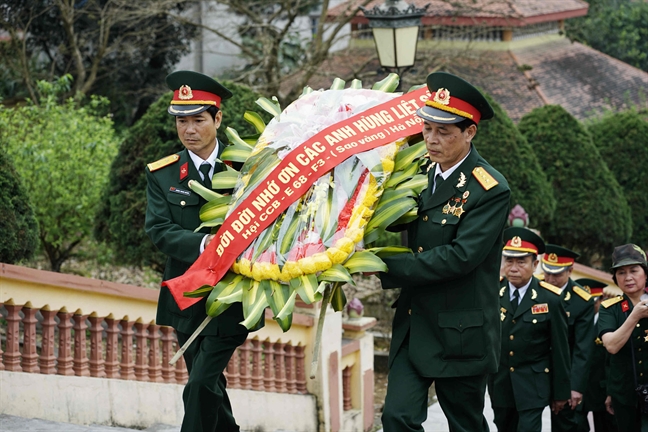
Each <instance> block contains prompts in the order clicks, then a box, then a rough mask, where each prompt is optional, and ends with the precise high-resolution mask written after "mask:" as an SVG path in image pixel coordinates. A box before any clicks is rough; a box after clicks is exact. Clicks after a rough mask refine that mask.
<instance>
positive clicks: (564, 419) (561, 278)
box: [540, 244, 596, 432]
mask: <svg viewBox="0 0 648 432" xmlns="http://www.w3.org/2000/svg"><path fill="white" fill-rule="evenodd" d="M578 256H579V255H578V254H577V253H576V252H574V251H572V250H569V249H567V248H564V247H560V246H557V245H553V244H547V245H546V246H545V253H544V255H543V256H542V260H541V263H540V267H541V268H542V271H543V273H544V280H545V282H548V283H550V284H552V285H554V286H557V287H558V288H560V289H561V291H562V295H561V297H562V299H563V301H564V306H565V310H566V311H567V322H568V335H569V352H570V353H571V398H570V399H569V402H568V404H567V406H566V407H565V408H564V409H563V410H561V411H560V412H558V413H554V412H552V413H551V431H552V432H574V431H576V430H578V429H579V428H583V427H584V425H586V424H587V417H586V416H587V411H584V410H583V407H582V406H579V405H581V403H582V401H583V393H584V392H585V389H586V388H587V382H588V377H589V358H590V356H591V354H592V349H593V348H594V344H592V341H593V340H594V339H595V337H596V336H595V335H596V330H595V328H594V299H593V298H592V296H591V294H590V293H589V292H588V291H587V290H585V289H583V287H581V286H579V285H577V284H575V283H574V281H573V280H572V279H571V278H570V276H571V274H572V270H573V268H574V262H575V260H576V258H578Z"/></svg>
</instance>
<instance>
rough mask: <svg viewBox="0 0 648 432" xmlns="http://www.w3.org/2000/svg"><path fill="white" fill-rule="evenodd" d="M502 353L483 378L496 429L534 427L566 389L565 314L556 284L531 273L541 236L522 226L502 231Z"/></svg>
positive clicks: (535, 430) (529, 430)
mask: <svg viewBox="0 0 648 432" xmlns="http://www.w3.org/2000/svg"><path fill="white" fill-rule="evenodd" d="M504 241H505V242H506V243H505V246H504V250H503V252H502V255H503V258H502V273H503V275H504V276H505V278H503V279H502V281H501V284H500V286H501V288H500V291H499V295H500V319H501V323H502V327H501V330H502V352H501V356H500V363H499V368H498V371H497V373H495V374H493V375H491V376H490V377H489V380H488V393H489V394H490V397H491V402H492V406H493V411H494V414H495V424H496V425H497V430H498V431H499V432H540V431H541V429H542V411H543V410H544V408H545V407H546V406H548V405H550V404H551V407H552V411H554V412H558V411H560V410H562V408H563V407H564V406H565V405H566V404H567V402H568V400H569V398H570V395H571V391H570V380H569V377H570V369H569V365H570V357H569V343H568V340H567V314H566V313H565V308H564V306H563V301H562V297H561V292H560V289H559V288H557V287H555V286H553V285H551V284H549V283H547V282H544V281H539V280H538V279H537V278H535V277H533V273H534V271H535V269H536V268H537V266H538V255H539V254H541V253H543V252H544V249H545V245H544V242H543V240H542V239H541V238H540V236H538V235H537V234H536V233H534V232H533V231H531V230H529V229H526V228H517V227H513V228H508V229H506V230H505V231H504Z"/></svg>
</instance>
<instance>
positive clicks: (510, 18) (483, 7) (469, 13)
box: [329, 0, 588, 25]
mask: <svg viewBox="0 0 648 432" xmlns="http://www.w3.org/2000/svg"><path fill="white" fill-rule="evenodd" d="M360 3H361V2H360V0H350V1H349V2H346V3H342V4H340V5H338V6H336V7H335V8H333V9H331V11H329V16H331V17H334V16H337V15H339V14H341V13H343V12H344V11H345V10H347V8H349V5H350V4H351V5H353V6H355V5H357V4H360ZM383 3H384V0H373V1H371V2H370V3H369V4H368V5H367V6H365V8H367V9H372V8H373V7H374V6H378V5H381V4H383ZM407 3H408V4H410V5H415V6H416V7H424V6H425V5H426V4H428V3H430V7H429V8H428V10H427V14H426V16H425V18H424V19H423V24H437V23H441V22H443V23H445V22H446V21H448V20H447V18H452V19H453V20H454V21H455V22H457V19H458V18H461V17H464V18H471V20H472V21H467V23H470V22H472V24H473V25H474V24H475V22H474V19H475V18H484V19H487V20H488V19H498V18H499V20H497V22H494V23H492V24H497V25H505V24H504V23H505V22H508V23H509V24H510V25H521V24H528V23H533V22H542V21H543V20H542V19H538V18H539V17H542V16H546V17H547V19H551V20H558V19H566V18H573V17H576V16H582V15H585V14H586V12H587V8H588V3H587V2H585V1H584V0H456V1H453V2H448V1H445V0H409V1H407ZM358 17H359V18H361V19H362V21H365V20H366V19H364V18H363V14H362V12H360V13H359V14H358ZM502 18H504V20H502ZM448 23H450V21H448Z"/></svg>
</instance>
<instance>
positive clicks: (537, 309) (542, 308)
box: [531, 303, 549, 315]
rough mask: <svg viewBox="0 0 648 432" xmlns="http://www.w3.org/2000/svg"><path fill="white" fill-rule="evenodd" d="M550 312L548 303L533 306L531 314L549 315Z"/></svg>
mask: <svg viewBox="0 0 648 432" xmlns="http://www.w3.org/2000/svg"><path fill="white" fill-rule="evenodd" d="M548 312H549V305H548V304H547V303H540V304H537V305H533V306H532V307H531V313H532V314H534V315H536V314H543V313H548Z"/></svg>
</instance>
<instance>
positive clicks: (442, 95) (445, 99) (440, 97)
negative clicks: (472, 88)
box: [433, 88, 450, 105]
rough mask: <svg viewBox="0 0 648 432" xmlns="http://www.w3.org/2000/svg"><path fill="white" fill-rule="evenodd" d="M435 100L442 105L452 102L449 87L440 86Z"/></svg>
mask: <svg viewBox="0 0 648 432" xmlns="http://www.w3.org/2000/svg"><path fill="white" fill-rule="evenodd" d="M433 100H434V102H437V103H440V104H441V105H448V104H449V103H450V92H449V91H448V89H444V88H440V89H439V90H437V91H436V93H434V99H433Z"/></svg>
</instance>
